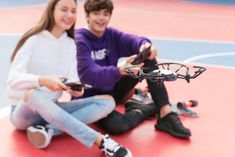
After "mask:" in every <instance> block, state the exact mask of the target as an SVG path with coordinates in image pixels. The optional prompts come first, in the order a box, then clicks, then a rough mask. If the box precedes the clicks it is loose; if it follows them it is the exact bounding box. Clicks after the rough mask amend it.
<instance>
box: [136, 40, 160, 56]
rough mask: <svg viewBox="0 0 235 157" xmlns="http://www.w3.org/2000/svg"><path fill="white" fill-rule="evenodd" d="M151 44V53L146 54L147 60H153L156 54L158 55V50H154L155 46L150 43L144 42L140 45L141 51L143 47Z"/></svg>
mask: <svg viewBox="0 0 235 157" xmlns="http://www.w3.org/2000/svg"><path fill="white" fill-rule="evenodd" d="M150 45H151V53H150V55H149V56H148V60H153V59H155V58H156V56H157V55H158V52H157V50H156V48H155V47H154V46H153V45H152V44H150V43H144V44H142V45H141V46H140V52H141V51H143V50H144V49H146V48H148V47H149V46H150Z"/></svg>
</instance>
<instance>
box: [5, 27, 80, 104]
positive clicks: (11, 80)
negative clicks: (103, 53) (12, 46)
mask: <svg viewBox="0 0 235 157" xmlns="http://www.w3.org/2000/svg"><path fill="white" fill-rule="evenodd" d="M40 76H56V77H67V78H68V79H69V80H70V81H78V80H79V79H78V76H77V61H76V45H75V42H74V40H73V39H71V38H70V37H68V36H67V33H64V34H63V35H62V36H61V37H60V38H58V39H57V38H55V37H54V36H53V35H52V34H51V33H50V32H49V31H47V30H44V31H42V32H41V33H38V34H36V35H33V36H31V37H30V38H29V39H28V40H27V41H26V42H25V43H24V45H23V46H22V47H21V48H20V49H19V51H18V52H17V55H16V56H15V58H14V61H13V63H12V64H11V67H10V71H9V75H8V79H7V93H8V96H9V98H10V99H12V100H13V101H14V102H16V101H19V100H20V99H22V98H23V96H24V93H25V92H26V91H28V90H30V89H32V88H38V87H40V86H39V77H40ZM41 88H42V87H41ZM42 89H43V90H44V92H45V93H47V95H48V96H49V97H50V98H51V99H53V100H56V99H58V98H59V97H60V96H61V93H62V92H52V91H50V90H49V89H47V88H45V87H44V88H42Z"/></svg>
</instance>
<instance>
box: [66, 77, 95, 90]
mask: <svg viewBox="0 0 235 157" xmlns="http://www.w3.org/2000/svg"><path fill="white" fill-rule="evenodd" d="M62 82H63V83H64V84H65V85H66V86H69V87H70V88H71V89H72V90H74V91H82V88H84V89H89V88H92V86H90V85H87V84H81V83H78V82H67V79H62Z"/></svg>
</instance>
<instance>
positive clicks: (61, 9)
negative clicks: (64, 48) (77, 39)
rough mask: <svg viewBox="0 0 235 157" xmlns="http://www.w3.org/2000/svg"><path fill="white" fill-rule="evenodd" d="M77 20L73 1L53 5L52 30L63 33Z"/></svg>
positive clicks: (63, 1)
mask: <svg viewBox="0 0 235 157" xmlns="http://www.w3.org/2000/svg"><path fill="white" fill-rule="evenodd" d="M76 18H77V4H76V2H75V1H74V0H60V1H59V2H58V3H57V4H56V5H55V10H54V20H55V26H54V28H53V29H56V30H57V31H61V32H63V31H65V30H68V29H70V28H71V26H72V25H73V24H74V23H75V21H76Z"/></svg>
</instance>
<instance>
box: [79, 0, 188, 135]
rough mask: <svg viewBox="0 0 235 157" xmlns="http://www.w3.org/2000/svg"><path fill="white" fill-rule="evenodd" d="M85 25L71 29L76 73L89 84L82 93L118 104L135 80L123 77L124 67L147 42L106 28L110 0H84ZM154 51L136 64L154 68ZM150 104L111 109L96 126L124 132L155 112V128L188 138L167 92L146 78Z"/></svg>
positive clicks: (134, 83) (124, 75)
mask: <svg viewBox="0 0 235 157" xmlns="http://www.w3.org/2000/svg"><path fill="white" fill-rule="evenodd" d="M84 9H85V12H86V20H87V23H88V27H87V28H82V29H78V30H76V31H75V36H76V44H77V61H78V66H77V67H78V74H79V76H80V78H81V81H82V82H83V83H87V84H90V85H92V86H93V88H92V89H89V90H85V94H84V96H85V97H86V96H91V95H97V94H110V95H112V96H113V97H114V99H115V101H116V104H119V103H120V102H121V101H122V100H123V99H124V98H125V96H126V95H128V93H129V92H130V91H131V90H132V89H133V88H134V87H135V85H136V84H137V83H138V80H136V79H134V78H131V77H129V76H127V74H126V72H125V71H124V69H125V68H126V67H130V66H132V65H131V62H132V61H133V59H134V58H135V57H136V54H138V53H139V52H140V50H141V49H143V48H145V47H147V46H149V45H150V44H151V41H150V40H149V39H147V38H145V37H139V36H135V35H131V34H127V33H124V32H121V31H118V30H116V29H114V28H110V27H107V26H108V23H109V21H110V19H111V15H112V11H113V2H112V1H111V0H86V1H85V4H84ZM133 55H134V56H133ZM156 56H157V50H156V49H155V48H154V46H151V54H150V56H149V57H148V58H147V60H146V61H145V62H144V63H141V64H139V65H137V66H139V67H141V66H143V65H144V66H145V67H154V66H155V65H156V64H157V61H156V59H155V57H156ZM121 57H128V58H127V60H126V63H125V64H124V65H121V66H119V67H117V62H118V59H119V58H121ZM147 84H148V87H149V91H150V93H151V96H152V99H153V102H154V106H153V105H152V104H150V105H143V104H134V105H133V104H127V105H126V108H127V109H128V110H126V112H125V114H121V113H120V112H118V111H116V110H115V111H113V112H112V113H111V114H109V116H108V117H106V118H104V119H102V120H100V121H99V122H98V124H99V126H100V127H101V128H103V129H104V130H106V131H108V132H109V133H113V134H120V133H124V132H126V131H128V130H130V129H132V128H134V127H135V126H136V125H138V124H140V123H141V122H142V121H143V120H144V119H146V118H149V117H150V116H153V115H154V114H156V113H157V114H158V115H159V117H158V122H157V124H156V125H155V129H156V130H160V131H165V132H167V133H170V134H171V135H173V136H176V137H180V138H188V137H190V136H191V133H190V130H189V129H187V128H185V127H184V126H183V125H182V123H181V121H180V119H179V118H178V116H177V114H176V113H173V112H172V111H171V107H170V102H169V100H168V93H167V90H166V88H165V86H164V84H163V85H162V86H160V87H159V86H157V84H156V83H154V82H151V81H148V80H147Z"/></svg>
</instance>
